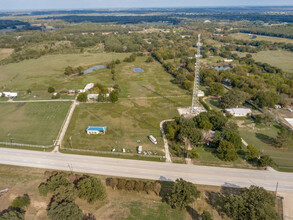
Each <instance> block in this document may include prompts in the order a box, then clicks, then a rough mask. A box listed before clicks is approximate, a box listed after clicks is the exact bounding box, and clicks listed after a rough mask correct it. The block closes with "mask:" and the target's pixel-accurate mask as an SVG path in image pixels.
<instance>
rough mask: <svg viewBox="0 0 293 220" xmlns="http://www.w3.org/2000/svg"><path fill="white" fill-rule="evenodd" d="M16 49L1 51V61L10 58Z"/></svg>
mask: <svg viewBox="0 0 293 220" xmlns="http://www.w3.org/2000/svg"><path fill="white" fill-rule="evenodd" d="M13 51H14V49H12V48H2V49H0V60H3V59H5V58H6V57H9V56H10V54H12V53H13Z"/></svg>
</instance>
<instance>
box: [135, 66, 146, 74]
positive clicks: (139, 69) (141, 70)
mask: <svg viewBox="0 0 293 220" xmlns="http://www.w3.org/2000/svg"><path fill="white" fill-rule="evenodd" d="M133 71H134V72H135V73H143V72H144V70H143V69H142V68H139V67H137V68H133Z"/></svg>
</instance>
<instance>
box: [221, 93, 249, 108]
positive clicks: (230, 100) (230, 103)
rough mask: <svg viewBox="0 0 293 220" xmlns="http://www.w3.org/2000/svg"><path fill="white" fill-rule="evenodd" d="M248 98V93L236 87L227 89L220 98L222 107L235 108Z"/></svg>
mask: <svg viewBox="0 0 293 220" xmlns="http://www.w3.org/2000/svg"><path fill="white" fill-rule="evenodd" d="M249 99H250V95H249V94H248V93H246V92H243V91H241V90H239V89H237V88H235V89H232V90H229V91H228V92H227V93H225V94H224V95H223V96H222V97H221V99H220V105H221V107H222V108H224V109H225V108H236V107H238V106H240V105H242V104H243V103H244V102H245V101H246V100H249Z"/></svg>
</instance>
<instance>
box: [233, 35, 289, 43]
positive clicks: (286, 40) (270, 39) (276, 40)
mask: <svg viewBox="0 0 293 220" xmlns="http://www.w3.org/2000/svg"><path fill="white" fill-rule="evenodd" d="M254 35H255V36H257V38H255V39H251V38H250V37H249V36H248V34H246V33H235V34H230V36H231V37H233V38H235V39H239V40H258V41H260V40H264V41H271V42H281V43H293V40H292V39H287V38H281V37H268V36H263V35H257V34H254Z"/></svg>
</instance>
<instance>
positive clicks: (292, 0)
mask: <svg viewBox="0 0 293 220" xmlns="http://www.w3.org/2000/svg"><path fill="white" fill-rule="evenodd" d="M270 5H281V6H284V5H293V0H238V1H237V0H0V10H16V9H17V10H22V9H26V10H30V9H98V8H145V7H149V8H151V7H203V6H208V7H211V6H270Z"/></svg>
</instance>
